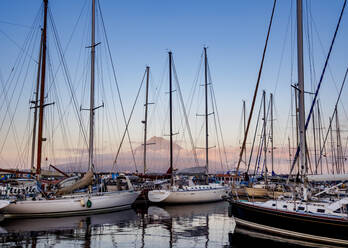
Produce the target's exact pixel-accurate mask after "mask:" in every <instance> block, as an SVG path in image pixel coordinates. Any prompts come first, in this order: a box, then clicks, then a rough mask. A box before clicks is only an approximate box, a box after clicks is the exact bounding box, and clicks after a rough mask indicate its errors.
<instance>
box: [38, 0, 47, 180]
mask: <svg viewBox="0 0 348 248" xmlns="http://www.w3.org/2000/svg"><path fill="white" fill-rule="evenodd" d="M43 2H44V25H43V30H42V66H41V67H42V68H41V87H40V105H39V130H38V142H37V161H36V174H37V177H38V178H39V177H40V173H41V157H42V141H44V138H43V137H42V133H43V118H44V107H45V106H44V105H45V76H46V48H47V46H46V42H47V6H48V0H43Z"/></svg>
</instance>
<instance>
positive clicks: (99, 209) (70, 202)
mask: <svg viewBox="0 0 348 248" xmlns="http://www.w3.org/2000/svg"><path fill="white" fill-rule="evenodd" d="M139 194H140V192H137V191H117V192H105V193H99V194H92V195H69V196H64V197H62V198H59V199H52V200H46V199H42V200H35V201H33V200H23V201H16V202H12V203H11V204H9V205H8V206H7V207H5V208H3V209H1V210H0V213H1V214H3V215H4V217H5V218H9V217H44V216H69V215H83V214H88V213H103V212H110V211H117V210H122V209H127V208H130V207H131V205H132V204H133V203H134V201H135V200H136V198H137V197H138V195H139ZM88 200H89V201H90V203H91V204H90V206H89V204H87V201H88ZM88 206H89V207H88Z"/></svg>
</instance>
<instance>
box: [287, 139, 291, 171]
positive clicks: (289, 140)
mask: <svg viewBox="0 0 348 248" xmlns="http://www.w3.org/2000/svg"><path fill="white" fill-rule="evenodd" d="M288 143H289V162H290V167H289V170H291V145H290V137H288Z"/></svg>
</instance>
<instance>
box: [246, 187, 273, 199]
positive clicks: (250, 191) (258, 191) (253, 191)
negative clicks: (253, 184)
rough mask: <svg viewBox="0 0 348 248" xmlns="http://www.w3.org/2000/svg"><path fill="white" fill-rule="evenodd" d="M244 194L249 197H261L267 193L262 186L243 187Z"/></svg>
mask: <svg viewBox="0 0 348 248" xmlns="http://www.w3.org/2000/svg"><path fill="white" fill-rule="evenodd" d="M245 192H246V195H247V196H249V197H255V198H258V197H260V198H262V197H266V196H267V195H268V191H267V189H264V188H249V187H246V188H245Z"/></svg>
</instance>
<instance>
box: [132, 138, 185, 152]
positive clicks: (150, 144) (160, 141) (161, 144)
mask: <svg viewBox="0 0 348 248" xmlns="http://www.w3.org/2000/svg"><path fill="white" fill-rule="evenodd" d="M146 144H147V147H146V149H147V151H152V152H163V151H169V146H170V141H169V140H167V139H165V138H162V137H157V136H153V137H151V138H150V139H149V140H148V141H147V142H146ZM183 149H184V148H182V147H181V146H179V145H178V144H176V143H175V142H173V151H177V150H183ZM135 150H136V151H137V152H138V151H139V152H140V151H143V150H144V146H143V145H140V146H138V147H136V148H135Z"/></svg>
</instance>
